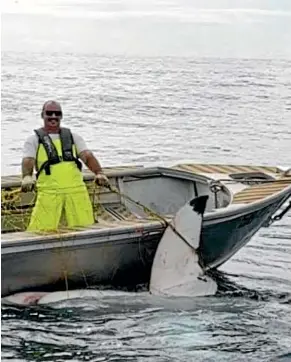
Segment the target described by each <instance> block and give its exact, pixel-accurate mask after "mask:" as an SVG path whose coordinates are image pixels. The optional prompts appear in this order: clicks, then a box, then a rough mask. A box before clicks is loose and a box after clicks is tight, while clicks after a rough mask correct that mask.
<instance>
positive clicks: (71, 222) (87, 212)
mask: <svg viewBox="0 0 291 362" xmlns="http://www.w3.org/2000/svg"><path fill="white" fill-rule="evenodd" d="M65 198H66V199H65V212H66V219H67V223H68V226H69V227H74V226H87V225H92V224H94V222H95V220H94V213H93V207H92V204H91V200H90V197H89V194H88V191H87V188H86V186H80V187H77V188H75V189H74V190H73V191H72V193H68V194H66V195H65Z"/></svg>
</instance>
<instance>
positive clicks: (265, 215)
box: [1, 195, 289, 297]
mask: <svg viewBox="0 0 291 362" xmlns="http://www.w3.org/2000/svg"><path fill="white" fill-rule="evenodd" d="M287 197H289V196H288V195H281V196H280V197H279V196H278V197H276V198H274V199H272V200H270V201H269V202H268V203H265V204H263V205H258V206H257V207H256V208H251V209H250V210H249V212H247V213H245V212H244V213H243V214H241V215H239V214H238V215H236V214H234V215H232V216H225V217H221V218H218V219H212V220H211V219H210V220H205V221H204V222H203V227H202V239H201V244H200V248H199V254H200V258H201V263H202V265H204V266H205V267H206V268H208V269H212V268H217V267H218V266H220V265H222V264H223V263H225V262H226V261H227V260H228V259H229V258H230V257H231V256H232V255H234V254H235V253H236V252H237V251H238V250H239V249H241V248H242V247H243V246H244V245H245V244H246V243H247V242H248V241H249V240H250V239H251V238H252V236H253V235H254V234H255V233H256V232H257V231H258V230H259V229H260V228H261V227H262V226H263V225H264V223H265V222H266V221H268V220H269V219H270V217H271V216H272V215H273V214H274V212H275V211H276V210H277V209H278V208H279V207H280V206H281V204H282V203H283V202H284V201H285V200H286V198H287ZM163 232H164V228H163V227H162V226H161V227H157V226H156V227H155V228H154V229H153V230H147V231H144V232H136V231H135V230H131V232H130V233H127V234H123V235H121V234H116V235H114V236H112V235H111V236H110V235H108V237H107V238H106V237H105V238H104V236H103V240H101V239H102V238H101V239H100V236H99V237H97V236H91V237H90V239H89V238H88V239H86V238H84V239H83V240H82V242H78V243H75V242H74V241H67V242H66V241H63V242H58V244H57V246H56V247H52V246H50V245H49V244H48V243H45V244H43V245H41V244H40V243H38V244H34V243H32V242H31V243H30V244H29V247H28V245H26V246H23V245H19V246H17V245H13V244H11V245H8V246H7V245H6V246H5V248H4V249H3V246H2V265H1V268H2V270H1V271H2V273H1V277H2V290H1V295H2V297H3V296H6V295H9V294H12V293H16V292H20V291H22V290H36V289H37V290H66V289H68V288H69V289H73V288H76V287H82V288H87V287H92V286H94V285H100V284H103V285H105V284H110V285H115V286H127V287H128V286H134V285H136V284H139V283H145V282H148V281H149V277H150V271H151V266H152V263H153V259H154V255H155V251H156V249H157V246H158V243H159V240H160V238H161V236H162V235H163Z"/></svg>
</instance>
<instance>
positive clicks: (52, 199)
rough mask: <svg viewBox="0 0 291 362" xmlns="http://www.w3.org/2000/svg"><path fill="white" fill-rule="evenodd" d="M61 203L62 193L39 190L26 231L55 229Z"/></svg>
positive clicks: (60, 212)
mask: <svg viewBox="0 0 291 362" xmlns="http://www.w3.org/2000/svg"><path fill="white" fill-rule="evenodd" d="M63 204H64V195H62V194H58V193H57V192H56V193H46V192H43V191H39V192H38V194H37V199H36V203H35V206H34V208H33V210H32V214H31V218H30V223H29V225H28V228H27V231H53V230H57V229H58V226H59V221H60V218H61V214H62V209H63Z"/></svg>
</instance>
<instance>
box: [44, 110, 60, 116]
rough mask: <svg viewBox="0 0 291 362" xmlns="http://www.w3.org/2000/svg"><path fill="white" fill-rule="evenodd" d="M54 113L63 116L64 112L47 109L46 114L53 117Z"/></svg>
mask: <svg viewBox="0 0 291 362" xmlns="http://www.w3.org/2000/svg"><path fill="white" fill-rule="evenodd" d="M53 114H54V115H55V116H56V117H61V116H62V114H63V113H62V111H45V115H46V116H48V117H51V116H52V115H53Z"/></svg>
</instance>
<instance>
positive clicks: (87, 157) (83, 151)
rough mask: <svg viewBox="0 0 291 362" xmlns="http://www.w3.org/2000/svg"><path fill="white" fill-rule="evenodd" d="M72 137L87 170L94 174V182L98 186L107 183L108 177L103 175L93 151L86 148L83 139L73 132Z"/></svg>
mask: <svg viewBox="0 0 291 362" xmlns="http://www.w3.org/2000/svg"><path fill="white" fill-rule="evenodd" d="M73 138H74V142H75V145H76V148H77V153H78V156H79V158H80V159H81V160H82V161H83V162H84V164H85V165H86V166H87V167H88V168H89V170H90V171H92V172H93V173H94V174H95V175H96V176H95V182H96V183H97V184H98V185H100V186H104V185H106V184H107V185H108V184H109V181H108V178H107V177H106V175H104V173H103V171H102V167H101V165H100V162H99V161H98V160H97V158H96V157H95V156H94V155H93V152H92V151H90V150H89V149H88V147H87V145H86V143H85V141H84V139H83V138H82V137H81V136H79V135H77V134H73Z"/></svg>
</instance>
